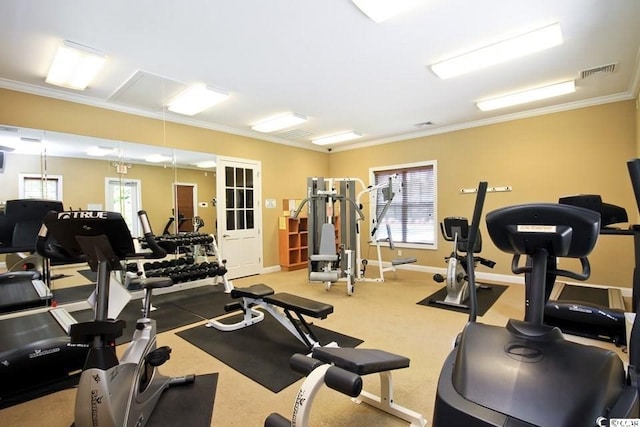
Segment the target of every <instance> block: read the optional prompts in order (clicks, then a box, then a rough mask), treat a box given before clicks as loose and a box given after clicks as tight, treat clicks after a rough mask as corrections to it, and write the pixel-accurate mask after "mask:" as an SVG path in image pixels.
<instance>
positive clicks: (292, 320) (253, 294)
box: [206, 284, 333, 348]
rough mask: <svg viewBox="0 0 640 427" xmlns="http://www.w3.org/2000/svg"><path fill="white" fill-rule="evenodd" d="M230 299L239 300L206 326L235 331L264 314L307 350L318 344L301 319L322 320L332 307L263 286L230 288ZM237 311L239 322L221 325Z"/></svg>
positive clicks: (330, 311) (228, 305) (256, 320)
mask: <svg viewBox="0 0 640 427" xmlns="http://www.w3.org/2000/svg"><path fill="white" fill-rule="evenodd" d="M231 298H234V299H239V298H241V299H242V300H241V301H233V302H230V303H228V304H226V305H225V311H226V312H227V313H228V314H225V315H223V316H219V317H216V318H214V319H211V320H209V322H208V323H207V325H206V326H207V327H211V328H216V329H218V330H221V331H235V330H238V329H241V328H245V327H247V326H251V325H253V324H256V323H258V322H261V321H262V320H263V319H264V312H265V311H266V312H268V313H269V314H271V315H272V316H273V317H274V318H275V319H276V320H277V321H278V322H280V324H282V326H284V327H285V328H287V330H288V331H289V332H291V334H293V336H294V337H296V338H297V339H299V340H300V341H301V342H302V343H303V344H304V345H306V346H307V347H308V348H313V347H315V346H318V345H320V343H319V342H318V339H317V338H316V336H315V335H314V333H313V331H312V330H311V328H310V327H309V323H308V322H307V321H306V320H305V319H304V317H303V316H309V317H313V318H315V319H325V318H326V317H327V316H328V315H329V314H331V313H333V306H332V305H329V304H325V303H322V302H318V301H314V300H311V299H308V298H303V297H300V296H297V295H292V294H289V293H286V292H279V293H275V291H274V290H273V289H272V288H270V287H269V286H267V285H264V284H257V285H251V286H248V287H246V288H233V289H232V290H231ZM256 307H261V308H262V310H257V309H256ZM239 312H242V313H244V316H243V318H242V320H240V321H238V322H235V323H223V322H222V320H223V319H225V318H227V317H230V316H231V315H233V314H238V313H239ZM283 313H284V314H283Z"/></svg>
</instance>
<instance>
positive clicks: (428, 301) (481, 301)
mask: <svg viewBox="0 0 640 427" xmlns="http://www.w3.org/2000/svg"><path fill="white" fill-rule="evenodd" d="M482 285H483V286H488V287H489V289H478V293H477V295H478V316H484V315H485V313H486V312H487V311H488V310H489V309H490V308H491V306H492V305H493V304H494V303H495V302H496V301H497V300H498V298H500V295H502V293H503V292H504V291H506V290H507V286H504V285H490V284H487V283H483V284H482ZM446 296H447V288H446V286H445V287H444V288H442V289H440V290H439V291H437V292H435V293H433V294H431V295H429V296H428V297H426V298H425V299H423V300H422V301H419V302H418V304H420V305H426V306H428V307H435V308H441V309H443V310H451V311H458V312H460V313H469V309H467V308H462V307H453V306H448V305H443V304H436V303H435V301H442V300H444V299H445V297H446Z"/></svg>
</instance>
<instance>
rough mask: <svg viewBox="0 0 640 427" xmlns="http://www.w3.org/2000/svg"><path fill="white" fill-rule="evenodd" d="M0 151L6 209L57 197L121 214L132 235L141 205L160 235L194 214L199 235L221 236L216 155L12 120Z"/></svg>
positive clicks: (182, 226)
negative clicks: (23, 201)
mask: <svg viewBox="0 0 640 427" xmlns="http://www.w3.org/2000/svg"><path fill="white" fill-rule="evenodd" d="M0 153H1V154H0V155H1V156H2V157H3V159H2V160H3V161H2V165H1V167H0V178H1V180H2V184H3V185H2V186H0V209H4V203H5V202H6V201H7V200H13V199H21V198H41V199H42V198H44V199H57V200H61V201H62V202H63V204H64V207H65V209H73V210H78V209H81V210H92V209H95V210H100V209H104V210H111V211H119V212H122V214H123V216H124V217H125V219H126V220H127V222H128V223H129V226H130V229H131V230H132V234H133V235H134V236H137V235H139V234H140V231H139V227H138V222H137V217H136V214H135V213H136V212H137V211H138V210H140V209H145V210H146V211H147V213H148V215H149V219H150V220H151V223H152V226H153V229H154V232H155V233H156V234H162V233H163V232H164V233H170V234H173V233H176V232H177V231H192V230H193V218H194V217H196V216H198V217H200V218H201V219H202V222H203V223H204V225H203V226H201V228H200V229H199V232H202V233H208V234H214V233H216V206H215V198H216V155H215V154H211V153H200V152H192V151H185V150H178V149H174V148H171V147H161V146H150V145H144V144H137V143H132V142H127V141H114V140H107V139H100V138H94V137H88V136H81V135H71V134H66V133H60V132H53V131H48V130H39V129H28V128H18V127H14V126H10V125H0ZM6 258H7V257H6V256H3V255H0V261H5V262H6ZM7 268H10V266H9V265H7ZM62 269H63V267H56V266H54V267H53V271H52V274H53V275H54V276H62V278H61V279H56V280H54V281H52V289H54V290H55V289H57V288H61V287H64V286H66V284H65V278H64V276H65V273H62V272H60V271H58V270H62ZM82 299H84V298H80V299H79V300H82Z"/></svg>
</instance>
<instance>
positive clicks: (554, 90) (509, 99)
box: [476, 80, 576, 111]
mask: <svg viewBox="0 0 640 427" xmlns="http://www.w3.org/2000/svg"><path fill="white" fill-rule="evenodd" d="M575 91H576V83H575V81H573V80H571V81H568V82H563V83H556V84H553V85H551V86H543V87H538V88H535V89H531V90H526V91H524V92H517V93H512V94H509V95H505V96H500V97H498V98H493V99H487V100H486V101H480V102H478V103H476V105H477V106H478V108H479V109H480V110H482V111H491V110H497V109H500V108H506V107H511V106H513V105H520V104H524V103H527V102H532V101H539V100H541V99H547V98H553V97H554V96H560V95H566V94H568V93H573V92H575Z"/></svg>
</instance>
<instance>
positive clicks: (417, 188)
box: [370, 161, 438, 249]
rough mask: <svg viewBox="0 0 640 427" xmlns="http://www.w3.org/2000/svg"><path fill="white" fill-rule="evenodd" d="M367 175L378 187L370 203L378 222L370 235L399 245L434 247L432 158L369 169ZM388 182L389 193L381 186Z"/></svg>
mask: <svg viewBox="0 0 640 427" xmlns="http://www.w3.org/2000/svg"><path fill="white" fill-rule="evenodd" d="M370 175H371V179H372V182H373V184H374V185H376V186H381V187H382V188H378V189H377V192H376V197H375V206H372V210H373V209H375V213H373V212H372V215H373V216H374V218H376V222H377V225H378V227H377V231H376V236H374V237H375V238H376V239H378V240H383V239H387V238H390V239H391V240H393V242H394V244H396V245H398V246H401V247H416V248H432V249H436V248H437V226H436V224H437V223H438V220H437V211H436V207H437V179H436V178H437V174H436V161H429V162H421V163H411V164H404V165H394V166H387V167H380V168H371V169H370ZM390 178H392V179H391V181H390ZM389 182H390V183H391V188H392V192H389V191H388V190H387V189H386V188H384V187H385V185H384V184H385V183H389ZM391 193H393V196H391ZM389 200H390V201H389Z"/></svg>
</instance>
